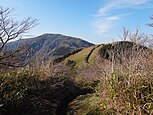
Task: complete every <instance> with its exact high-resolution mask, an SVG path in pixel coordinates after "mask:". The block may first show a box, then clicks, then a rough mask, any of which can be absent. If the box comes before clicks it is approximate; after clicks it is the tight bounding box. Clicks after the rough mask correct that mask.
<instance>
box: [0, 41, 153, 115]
mask: <svg viewBox="0 0 153 115" xmlns="http://www.w3.org/2000/svg"><path fill="white" fill-rule="evenodd" d="M152 56H153V51H152V50H151V49H148V48H147V47H144V46H141V45H138V44H135V43H132V42H127V41H123V42H114V43H110V44H101V45H93V46H91V47H88V48H83V49H82V50H78V51H75V52H73V53H70V54H69V55H67V56H64V57H63V58H62V60H61V61H60V62H58V63H56V64H54V65H52V64H51V65H49V66H48V65H43V64H41V65H40V67H37V68H36V69H34V68H32V69H30V70H29V69H27V68H25V69H21V70H20V69H19V70H18V71H10V72H8V73H5V72H4V73H1V74H0V76H1V77H0V81H1V83H3V86H2V87H1V90H0V99H1V100H2V105H1V107H0V108H1V111H2V112H1V111H0V112H1V113H2V114H3V113H4V114H13V113H16V114H23V115H26V114H30V115H41V114H46V115H48V114H53V115H72V114H73V115H105V114H106V115H107V114H108V115H114V114H115V115H116V114H124V113H127V114H139V113H142V114H144V115H145V114H146V115H147V114H148V115H149V114H152V111H153V103H152V102H153V84H152V83H153V77H152V75H153V66H152V65H153V60H152ZM10 85H11V86H12V88H11V89H10V90H7V91H5V90H6V89H7V87H8V86H10ZM6 95H7V97H6ZM10 99H11V100H10ZM17 108H18V109H17ZM5 110H6V111H5Z"/></svg>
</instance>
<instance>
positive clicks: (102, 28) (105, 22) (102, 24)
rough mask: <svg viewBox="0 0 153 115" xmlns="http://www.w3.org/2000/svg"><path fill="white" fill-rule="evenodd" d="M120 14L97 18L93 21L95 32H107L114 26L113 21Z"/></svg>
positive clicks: (118, 17) (117, 18)
mask: <svg viewBox="0 0 153 115" xmlns="http://www.w3.org/2000/svg"><path fill="white" fill-rule="evenodd" d="M119 19H120V16H111V17H107V18H105V19H99V20H97V21H96V22H95V23H94V27H95V28H96V33H97V34H104V33H107V32H108V31H109V30H111V28H112V27H113V26H114V22H115V21H117V20H119Z"/></svg>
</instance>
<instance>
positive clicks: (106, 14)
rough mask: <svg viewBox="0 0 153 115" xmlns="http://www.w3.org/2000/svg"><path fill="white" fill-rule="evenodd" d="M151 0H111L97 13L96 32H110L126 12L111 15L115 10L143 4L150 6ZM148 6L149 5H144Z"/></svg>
mask: <svg viewBox="0 0 153 115" xmlns="http://www.w3.org/2000/svg"><path fill="white" fill-rule="evenodd" d="M150 1H151V0H109V2H108V3H106V4H105V5H104V6H103V7H101V8H100V9H99V10H98V11H97V14H96V15H95V18H96V21H95V22H94V27H95V29H96V33H98V34H104V33H107V32H109V31H110V30H111V29H112V28H113V27H114V26H115V24H116V23H117V21H119V20H120V19H121V18H122V17H123V16H125V14H129V12H126V13H125V14H120V15H115V14H114V15H110V14H112V11H114V10H118V9H119V10H122V9H126V8H138V7H140V6H141V7H142V6H149V2H150ZM143 8H148V7H143Z"/></svg>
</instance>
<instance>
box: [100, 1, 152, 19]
mask: <svg viewBox="0 0 153 115" xmlns="http://www.w3.org/2000/svg"><path fill="white" fill-rule="evenodd" d="M150 1H151V0H111V1H110V2H108V3H107V4H105V5H104V6H103V7H102V8H100V9H99V10H98V16H106V15H107V13H109V12H110V11H111V10H114V9H122V8H127V7H128V8H129V7H133V6H140V5H144V4H146V3H148V2H150Z"/></svg>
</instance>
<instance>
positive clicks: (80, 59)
mask: <svg viewBox="0 0 153 115" xmlns="http://www.w3.org/2000/svg"><path fill="white" fill-rule="evenodd" d="M101 47H102V45H95V46H91V47H89V48H85V49H83V50H81V51H80V52H78V53H76V54H74V55H71V56H69V57H67V58H66V59H65V60H64V61H65V62H67V61H68V60H73V61H75V62H76V67H78V68H80V67H81V66H82V65H90V64H94V62H95V61H96V57H97V55H98V54H99V53H98V51H99V49H100V48H101ZM94 48H95V49H94ZM93 49H94V50H93ZM92 50H93V52H92V53H91V55H90V57H89V59H88V62H89V63H87V62H86V58H87V56H88V55H89V54H90V52H91V51H92Z"/></svg>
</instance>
